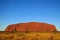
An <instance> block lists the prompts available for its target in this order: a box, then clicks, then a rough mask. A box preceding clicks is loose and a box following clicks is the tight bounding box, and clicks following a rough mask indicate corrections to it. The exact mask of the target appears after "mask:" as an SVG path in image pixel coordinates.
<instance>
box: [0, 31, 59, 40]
mask: <svg viewBox="0 0 60 40" xmlns="http://www.w3.org/2000/svg"><path fill="white" fill-rule="evenodd" d="M0 40H60V32H3V31H0Z"/></svg>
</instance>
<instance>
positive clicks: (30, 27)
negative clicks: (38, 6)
mask: <svg viewBox="0 0 60 40" xmlns="http://www.w3.org/2000/svg"><path fill="white" fill-rule="evenodd" d="M5 31H22V32H29V31H34V32H55V31H57V30H56V27H55V25H52V24H48V23H41V22H28V23H18V24H12V25H8V27H7V28H6V29H5Z"/></svg>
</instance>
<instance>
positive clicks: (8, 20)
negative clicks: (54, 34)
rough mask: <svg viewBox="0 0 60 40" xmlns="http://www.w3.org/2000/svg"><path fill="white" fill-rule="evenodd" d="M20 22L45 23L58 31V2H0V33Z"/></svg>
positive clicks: (21, 0) (43, 0) (59, 4)
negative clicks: (52, 25) (53, 26)
mask: <svg viewBox="0 0 60 40" xmlns="http://www.w3.org/2000/svg"><path fill="white" fill-rule="evenodd" d="M21 22H46V23H49V24H54V25H55V26H56V28H57V29H58V30H60V0H0V31H3V30H4V29H5V28H6V27H7V25H9V24H16V23H21Z"/></svg>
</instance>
